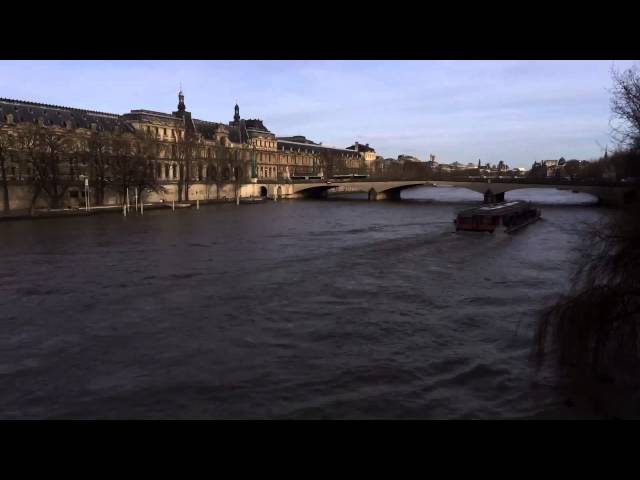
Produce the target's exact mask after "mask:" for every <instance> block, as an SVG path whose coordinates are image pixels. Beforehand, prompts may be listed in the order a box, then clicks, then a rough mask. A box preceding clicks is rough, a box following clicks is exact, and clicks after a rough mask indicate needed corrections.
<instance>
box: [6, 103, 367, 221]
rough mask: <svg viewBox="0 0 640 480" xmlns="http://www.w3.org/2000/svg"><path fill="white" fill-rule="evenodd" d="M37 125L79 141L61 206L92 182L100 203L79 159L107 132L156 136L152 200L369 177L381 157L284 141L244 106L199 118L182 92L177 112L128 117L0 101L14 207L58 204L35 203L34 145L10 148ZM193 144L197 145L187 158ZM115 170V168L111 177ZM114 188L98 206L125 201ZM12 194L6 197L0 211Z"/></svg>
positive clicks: (68, 160) (66, 170)
mask: <svg viewBox="0 0 640 480" xmlns="http://www.w3.org/2000/svg"><path fill="white" fill-rule="evenodd" d="M34 125H36V126H38V127H39V128H41V129H44V130H48V131H55V132H61V133H62V134H65V135H66V136H68V137H70V138H72V139H73V142H72V143H73V144H74V148H73V150H72V151H71V152H70V153H68V154H67V155H66V156H65V157H64V158H65V160H64V161H61V165H60V171H61V172H62V173H63V174H64V175H66V177H67V180H68V179H69V177H70V178H71V179H72V180H74V181H71V182H69V183H68V185H67V186H66V187H65V190H66V191H65V193H64V195H63V196H62V197H61V198H60V202H59V203H60V207H61V208H64V207H69V206H71V207H74V206H78V205H82V204H83V202H84V200H83V199H82V197H83V196H84V193H85V190H84V184H85V183H84V181H85V180H84V179H85V178H86V179H87V181H88V182H89V188H90V190H89V191H90V193H89V195H90V197H94V202H95V194H94V193H93V188H94V185H93V183H94V182H93V178H92V175H93V174H92V172H91V171H90V168H89V167H88V163H87V161H86V160H85V157H83V156H82V155H79V154H80V153H82V152H83V151H85V152H87V151H89V150H90V148H91V147H90V145H91V139H92V138H93V136H94V135H96V134H99V133H106V134H114V135H116V134H117V135H120V136H125V137H126V136H129V137H133V136H134V135H136V134H140V133H141V132H142V133H144V134H146V135H147V136H148V137H152V138H153V139H154V142H155V145H156V146H155V154H154V155H153V157H152V158H149V157H146V158H147V161H148V162H149V169H150V170H152V175H153V177H154V179H155V180H156V181H157V183H158V184H159V185H162V188H161V189H160V190H159V191H155V192H152V191H149V192H148V193H146V194H145V195H147V196H146V199H148V200H149V201H163V200H164V201H171V200H176V201H178V200H196V199H202V200H206V199H214V198H219V199H220V198H230V197H232V196H233V190H234V188H235V189H237V188H238V185H251V184H270V183H277V182H287V181H290V180H291V179H292V178H296V177H309V176H315V177H320V178H324V179H328V178H331V177H333V176H334V175H338V174H349V173H355V174H366V172H367V170H368V168H370V167H371V165H372V162H373V161H374V160H375V158H376V155H375V151H374V149H373V148H371V147H369V145H368V144H367V145H366V146H365V145H360V144H358V143H357V142H355V144H354V145H352V146H350V147H348V148H336V147H330V146H325V145H322V144H321V143H315V142H313V141H311V140H308V139H307V138H305V137H303V136H295V137H277V136H276V135H275V134H274V133H272V132H271V131H269V129H268V128H267V127H266V126H265V125H264V123H263V121H262V120H259V119H243V118H241V116H240V108H239V107H238V105H235V111H234V116H233V120H232V121H230V122H228V123H221V122H212V121H206V120H199V119H196V118H193V117H192V115H191V112H189V111H188V110H187V108H186V105H185V101H184V95H183V93H182V91H180V93H179V94H178V105H177V110H176V111H174V112H172V113H164V112H155V111H151V110H131V111H130V112H129V113H125V114H122V115H119V114H113V113H104V112H96V111H90V110H83V109H78V108H70V107H61V106H54V105H46V104H40V103H34V102H27V101H21V100H10V99H2V98H0V134H2V135H1V136H0V154H2V158H0V160H2V162H1V163H0V167H2V168H0V182H3V183H2V184H0V190H1V189H2V186H3V184H4V186H5V189H7V190H8V192H9V193H10V195H8V197H9V205H10V207H11V209H23V208H29V206H30V205H31V204H32V203H34V204H35V205H37V206H39V207H46V206H51V205H47V194H46V192H45V193H41V194H38V195H37V197H38V198H36V199H35V200H33V196H34V190H33V185H32V184H34V178H35V177H34V175H37V174H38V172H36V171H34V167H33V165H34V162H29V161H25V160H24V156H25V152H24V150H25V149H28V147H25V146H24V145H22V150H23V151H22V152H18V153H19V154H18V155H10V153H11V151H14V152H17V151H18V150H19V149H17V148H16V143H17V142H15V141H14V143H13V148H9V144H8V143H7V139H11V138H12V135H13V136H14V137H16V138H17V137H18V135H17V133H18V132H20V131H21V129H23V130H24V129H26V128H33V126H34ZM3 138H4V140H3ZM187 141H189V142H190V145H191V146H192V148H190V150H189V152H190V154H188V155H185V154H184V145H185V144H186V142H187ZM2 142H4V143H2ZM23 143H24V142H23ZM3 146H4V147H3ZM222 155H224V159H223V158H221V156H222ZM107 163H108V162H107ZM108 170H109V166H107V173H106V175H108ZM107 190H108V191H107V192H104V194H103V198H101V199H100V198H99V201H98V203H103V204H117V203H119V202H120V203H121V202H123V198H122V195H123V194H122V192H119V191H118V189H117V188H115V189H114V188H107ZM245 190H246V192H249V193H244V192H245V191H244V190H243V195H251V192H253V191H254V190H255V189H253V190H252V189H246V188H245ZM49 196H51V195H49ZM5 197H6V196H5V195H0V211H2V208H3V202H4V198H5ZM49 203H50V202H49ZM56 203H58V202H56Z"/></svg>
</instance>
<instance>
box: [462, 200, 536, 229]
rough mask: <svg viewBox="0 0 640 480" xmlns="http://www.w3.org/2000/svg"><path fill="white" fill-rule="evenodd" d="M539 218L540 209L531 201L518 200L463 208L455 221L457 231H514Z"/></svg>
mask: <svg viewBox="0 0 640 480" xmlns="http://www.w3.org/2000/svg"><path fill="white" fill-rule="evenodd" d="M539 219H540V209H538V208H535V207H533V206H532V205H531V202H523V201H517V202H502V203H491V204H487V205H483V206H482V207H476V208H470V209H467V210H463V211H462V212H460V213H458V217H457V218H456V219H455V220H454V221H453V222H454V223H455V225H456V231H458V230H468V231H475V232H489V233H494V232H495V231H498V232H504V233H512V232H514V231H516V230H518V229H520V228H522V227H524V226H526V225H529V224H530V223H533V222H535V221H537V220H539Z"/></svg>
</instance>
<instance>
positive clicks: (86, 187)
mask: <svg viewBox="0 0 640 480" xmlns="http://www.w3.org/2000/svg"><path fill="white" fill-rule="evenodd" d="M80 180H82V181H83V183H84V208H85V210H86V211H87V212H88V211H89V177H87V176H86V175H80Z"/></svg>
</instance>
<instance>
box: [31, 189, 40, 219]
mask: <svg viewBox="0 0 640 480" xmlns="http://www.w3.org/2000/svg"><path fill="white" fill-rule="evenodd" d="M39 196H40V187H39V186H37V185H36V186H35V187H34V189H33V196H32V197H31V205H30V206H29V215H31V216H33V213H34V210H35V206H36V200H37V199H38V197H39Z"/></svg>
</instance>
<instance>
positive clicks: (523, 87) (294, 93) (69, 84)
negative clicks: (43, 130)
mask: <svg viewBox="0 0 640 480" xmlns="http://www.w3.org/2000/svg"><path fill="white" fill-rule="evenodd" d="M633 63H634V62H633V61H617V60H616V61H613V60H606V61H605V60H602V61H262V60H261V61H0V72H1V73H2V75H0V97H5V98H11V99H17V100H27V101H33V102H39V103H50V104H56V105H64V106H69V107H75V108H84V109H88V110H98V111H105V112H111V113H119V114H122V113H126V112H128V111H129V110H132V109H137V108H143V109H148V110H158V111H163V112H171V111H173V110H175V108H176V104H177V92H178V90H179V88H180V83H181V84H182V89H183V91H184V93H185V103H186V106H187V110H189V111H191V112H192V113H193V116H194V117H195V118H199V119H202V120H209V121H215V122H223V123H227V122H228V121H230V120H231V119H232V117H233V107H234V104H235V102H236V101H237V102H238V103H239V105H240V113H241V116H242V117H243V118H260V119H262V120H263V121H264V123H265V125H266V126H267V128H269V130H271V131H272V132H273V133H275V134H276V135H278V136H292V135H304V136H306V137H307V138H309V139H311V140H313V141H316V142H323V144H325V145H335V146H338V147H343V148H344V147H346V146H348V145H351V144H353V142H354V141H359V142H360V143H369V144H370V145H371V146H372V147H374V148H375V149H376V152H377V153H378V155H382V156H384V157H385V158H387V157H393V158H395V157H397V156H398V155H400V154H405V155H414V156H417V157H418V158H420V159H422V160H426V159H428V155H429V154H431V153H432V154H434V155H436V158H437V160H438V161H440V162H444V163H452V162H454V161H458V162H461V163H465V164H466V163H469V162H473V163H477V161H478V159H481V160H482V162H483V163H486V162H489V163H492V164H494V163H498V162H499V161H500V160H502V161H504V162H505V163H507V164H509V165H510V166H511V167H525V168H529V167H530V166H531V164H532V163H533V161H534V160H540V159H557V158H560V157H565V158H567V159H570V158H578V159H593V158H597V157H599V156H601V155H602V152H603V150H604V147H605V146H606V145H609V149H611V148H612V146H613V144H612V142H611V140H610V138H609V133H610V129H609V119H610V108H609V92H608V89H609V88H610V87H611V68H612V67H614V66H615V68H618V69H624V68H627V67H629V66H631V65H633Z"/></svg>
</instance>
